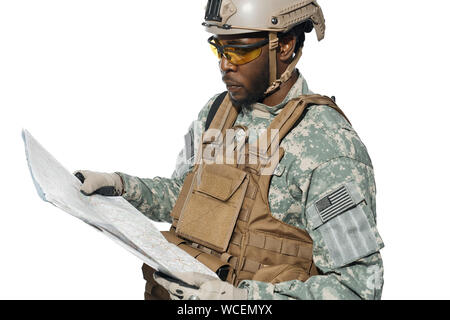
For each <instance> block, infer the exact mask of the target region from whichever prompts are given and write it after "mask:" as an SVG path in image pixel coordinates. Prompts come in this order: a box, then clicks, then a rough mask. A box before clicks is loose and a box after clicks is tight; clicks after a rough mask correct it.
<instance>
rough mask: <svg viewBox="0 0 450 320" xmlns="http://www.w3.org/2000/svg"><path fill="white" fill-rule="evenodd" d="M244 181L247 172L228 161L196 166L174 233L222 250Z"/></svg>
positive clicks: (238, 205) (238, 206)
mask: <svg viewBox="0 0 450 320" xmlns="http://www.w3.org/2000/svg"><path fill="white" fill-rule="evenodd" d="M248 184H249V177H248V173H247V172H245V171H242V170H239V169H237V168H234V167H232V166H230V165H225V164H203V165H201V166H199V170H198V172H197V174H196V176H195V177H194V181H193V184H192V187H191V191H190V194H189V195H188V198H187V200H186V203H185V204H184V206H183V209H182V212H181V215H180V219H179V221H178V224H177V228H176V233H177V235H179V236H181V237H183V238H185V239H188V240H191V241H193V242H195V243H198V244H200V245H203V246H206V247H208V248H211V249H214V250H216V251H218V252H220V253H223V252H225V251H226V250H227V248H228V244H229V243H230V239H231V236H232V234H233V230H234V227H235V225H236V221H237V218H238V216H239V211H240V209H241V207H242V203H243V201H244V197H245V193H246V191H247V187H248Z"/></svg>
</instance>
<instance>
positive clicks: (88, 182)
mask: <svg viewBox="0 0 450 320" xmlns="http://www.w3.org/2000/svg"><path fill="white" fill-rule="evenodd" d="M74 175H75V177H77V178H78V180H80V181H81V183H82V185H81V187H80V191H81V193H82V194H84V195H85V196H90V195H92V194H94V193H95V191H96V190H97V189H99V188H100V187H102V185H101V184H100V181H99V179H98V178H99V177H98V174H96V173H95V172H92V171H89V170H78V171H75V172H74Z"/></svg>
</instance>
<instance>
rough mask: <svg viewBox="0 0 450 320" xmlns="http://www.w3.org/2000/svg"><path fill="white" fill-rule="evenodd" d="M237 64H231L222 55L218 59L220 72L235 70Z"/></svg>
mask: <svg viewBox="0 0 450 320" xmlns="http://www.w3.org/2000/svg"><path fill="white" fill-rule="evenodd" d="M236 69H237V66H236V65H235V64H232V63H231V62H230V61H229V60H228V59H227V58H225V56H223V55H222V59H220V70H222V72H228V71H236Z"/></svg>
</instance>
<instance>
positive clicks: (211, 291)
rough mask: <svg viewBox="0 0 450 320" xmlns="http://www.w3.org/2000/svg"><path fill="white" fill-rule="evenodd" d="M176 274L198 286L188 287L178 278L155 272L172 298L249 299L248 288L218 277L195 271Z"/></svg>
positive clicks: (157, 280) (159, 281) (155, 276)
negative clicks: (234, 284)
mask: <svg viewBox="0 0 450 320" xmlns="http://www.w3.org/2000/svg"><path fill="white" fill-rule="evenodd" d="M175 276H176V277H177V278H179V279H183V281H184V282H186V283H187V284H188V285H190V286H192V287H196V288H192V287H186V286H184V285H182V284H181V283H180V281H177V280H176V279H172V280H170V278H166V277H162V276H160V274H158V273H157V272H155V273H154V274H153V278H154V279H155V281H156V282H157V283H158V284H160V285H161V286H162V287H164V289H166V290H167V291H168V292H169V294H170V298H171V299H172V300H247V296H248V291H247V290H246V289H238V288H236V287H234V286H233V285H231V284H229V283H228V282H225V281H222V280H219V279H217V278H214V277H211V276H208V275H205V274H201V273H195V272H188V273H180V274H175Z"/></svg>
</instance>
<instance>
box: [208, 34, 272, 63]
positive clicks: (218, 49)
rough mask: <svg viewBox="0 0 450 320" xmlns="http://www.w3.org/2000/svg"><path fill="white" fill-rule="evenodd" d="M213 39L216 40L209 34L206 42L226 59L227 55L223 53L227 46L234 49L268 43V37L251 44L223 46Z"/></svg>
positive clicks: (257, 47) (260, 46) (253, 47)
mask: <svg viewBox="0 0 450 320" xmlns="http://www.w3.org/2000/svg"><path fill="white" fill-rule="evenodd" d="M213 40H216V38H215V37H214V36H211V37H209V38H208V43H209V44H210V45H212V46H214V47H215V48H216V49H217V52H219V53H220V54H221V55H222V56H224V57H225V58H226V59H227V60H230V59H228V57H227V56H226V55H225V49H227V48H234V49H259V48H262V47H264V46H265V45H267V44H269V42H270V40H269V39H267V38H266V39H264V40H262V41H259V42H256V43H251V44H228V45H224V46H220V45H218V44H217V43H215V42H213Z"/></svg>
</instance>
